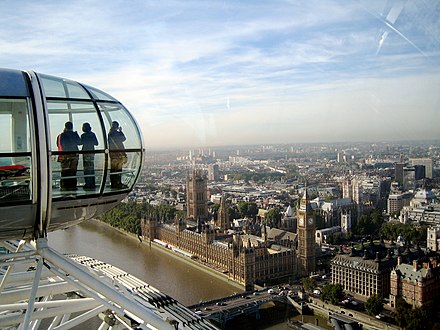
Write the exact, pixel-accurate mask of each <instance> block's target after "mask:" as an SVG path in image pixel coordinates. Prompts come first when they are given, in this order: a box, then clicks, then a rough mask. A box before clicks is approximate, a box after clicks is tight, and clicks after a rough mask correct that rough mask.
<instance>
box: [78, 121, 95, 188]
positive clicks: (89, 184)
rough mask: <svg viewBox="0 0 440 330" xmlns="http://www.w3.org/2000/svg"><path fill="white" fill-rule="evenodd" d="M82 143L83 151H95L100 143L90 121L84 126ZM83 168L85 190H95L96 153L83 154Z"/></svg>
mask: <svg viewBox="0 0 440 330" xmlns="http://www.w3.org/2000/svg"><path fill="white" fill-rule="evenodd" d="M82 131H83V132H84V133H83V134H81V144H82V150H83V151H92V150H93V151H94V150H95V146H97V145H98V139H97V138H96V135H95V133H93V132H92V127H91V126H90V124H89V123H84V124H83V126H82ZM83 168H84V182H85V184H84V190H95V187H96V185H95V154H94V153H93V152H90V153H84V154H83Z"/></svg>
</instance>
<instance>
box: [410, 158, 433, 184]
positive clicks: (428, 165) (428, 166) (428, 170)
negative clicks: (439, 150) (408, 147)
mask: <svg viewBox="0 0 440 330" xmlns="http://www.w3.org/2000/svg"><path fill="white" fill-rule="evenodd" d="M410 162H411V164H412V165H413V166H414V165H423V166H425V177H426V178H428V179H432V159H431V158H412V159H410Z"/></svg>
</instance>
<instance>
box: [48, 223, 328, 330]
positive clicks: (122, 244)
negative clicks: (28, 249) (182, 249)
mask: <svg viewBox="0 0 440 330" xmlns="http://www.w3.org/2000/svg"><path fill="white" fill-rule="evenodd" d="M49 245H50V246H51V247H53V248H55V249H56V250H57V251H59V252H62V253H73V254H78V255H84V256H89V257H92V258H95V259H98V260H101V261H104V262H106V263H109V264H112V265H113V266H116V267H118V268H121V269H123V270H125V271H127V272H129V273H130V274H132V275H134V276H136V277H138V278H139V279H141V280H142V281H144V282H147V283H148V284H150V285H152V286H154V287H155V288H157V289H159V290H160V291H161V292H164V293H166V294H168V295H170V296H171V297H173V298H175V299H177V300H178V301H179V302H180V303H182V304H184V305H185V306H189V305H193V304H196V303H198V302H200V301H207V300H212V299H216V298H220V297H225V296H228V295H231V294H233V293H234V292H240V291H243V289H239V288H238V287H237V285H234V284H233V283H231V282H228V281H224V280H220V279H218V278H216V277H215V276H213V275H212V274H210V273H209V272H204V271H201V270H199V269H197V268H195V267H193V266H191V265H190V264H188V263H186V262H184V261H183V260H181V259H180V258H176V257H173V256H170V255H169V254H168V253H166V252H163V251H161V250H160V249H157V248H150V247H149V246H148V244H145V243H140V242H139V240H137V239H136V238H133V237H131V236H128V235H126V234H124V233H121V232H119V231H117V230H115V229H113V228H111V227H110V226H108V225H106V224H103V223H101V222H99V221H95V220H92V221H86V222H83V223H81V224H79V225H77V226H73V227H71V228H68V229H65V230H59V231H56V232H53V233H49ZM309 318H310V319H309ZM296 319H300V318H299V317H297V318H296ZM306 322H311V323H314V317H307V319H306ZM320 324H322V321H321V322H320ZM266 329H271V330H281V329H289V328H288V327H287V325H286V323H285V322H283V323H282V324H277V325H274V326H272V327H269V328H266Z"/></svg>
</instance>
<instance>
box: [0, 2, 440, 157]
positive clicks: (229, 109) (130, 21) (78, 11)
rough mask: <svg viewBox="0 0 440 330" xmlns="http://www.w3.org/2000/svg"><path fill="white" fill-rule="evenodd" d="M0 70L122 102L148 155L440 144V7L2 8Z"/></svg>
mask: <svg viewBox="0 0 440 330" xmlns="http://www.w3.org/2000/svg"><path fill="white" fill-rule="evenodd" d="M3 8H4V15H2V16H1V17H0V22H1V28H0V33H1V38H0V46H1V52H0V63H1V64H0V65H1V66H2V67H7V68H15V69H30V70H35V71H37V72H41V73H46V74H51V75H55V76H59V77H63V78H69V79H73V80H77V81H79V82H81V83H85V84H88V85H91V86H94V87H96V88H98V89H101V90H103V91H105V92H107V93H109V94H110V95H112V96H114V97H115V98H117V99H118V100H120V101H121V102H122V103H123V104H124V105H125V106H126V107H127V108H128V109H129V110H130V112H131V113H132V114H133V115H134V116H135V118H136V119H137V121H138V123H139V124H140V126H141V128H142V131H143V134H144V140H145V145H146V147H147V149H148V148H149V149H160V148H167V149H168V148H198V147H203V146H209V145H213V146H215V145H237V144H238V145H244V144H248V145H252V144H284V143H306V142H313V143H320V142H321V141H322V142H326V141H339V142H349V141H384V140H387V141H400V140H438V139H440V133H439V132H440V130H439V129H438V123H439V122H440V111H439V104H440V102H439V101H440V93H439V92H438V86H440V17H439V16H440V2H426V1H422V0H420V1H401V0H390V1H382V0H378V1H370V0H361V1H353V2H346V1H342V0H341V1H317V0H314V1H307V2H301V1H294V0H293V1H287V0H286V1H260V2H256V3H250V2H247V1H229V2H228V1H209V2H206V1H176V0H175V1H161V2H146V1H142V0H134V1H131V2H130V3H129V4H127V3H126V2H124V1H119V0H118V1H117V0H108V1H105V2H104V1H93V2H90V1H86V0H80V1H74V2H59V1H55V0H42V1H38V2H35V1H30V0H25V1H13V0H5V1H3Z"/></svg>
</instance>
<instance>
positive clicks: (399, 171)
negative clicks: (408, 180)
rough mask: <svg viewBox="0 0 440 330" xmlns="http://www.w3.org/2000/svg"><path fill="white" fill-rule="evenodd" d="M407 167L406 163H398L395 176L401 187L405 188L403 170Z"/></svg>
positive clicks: (395, 166)
mask: <svg viewBox="0 0 440 330" xmlns="http://www.w3.org/2000/svg"><path fill="white" fill-rule="evenodd" d="M404 167H405V163H396V164H395V165H394V170H395V172H394V176H395V178H396V181H397V182H398V183H399V185H400V186H402V187H403V174H404V173H403V168H404Z"/></svg>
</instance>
